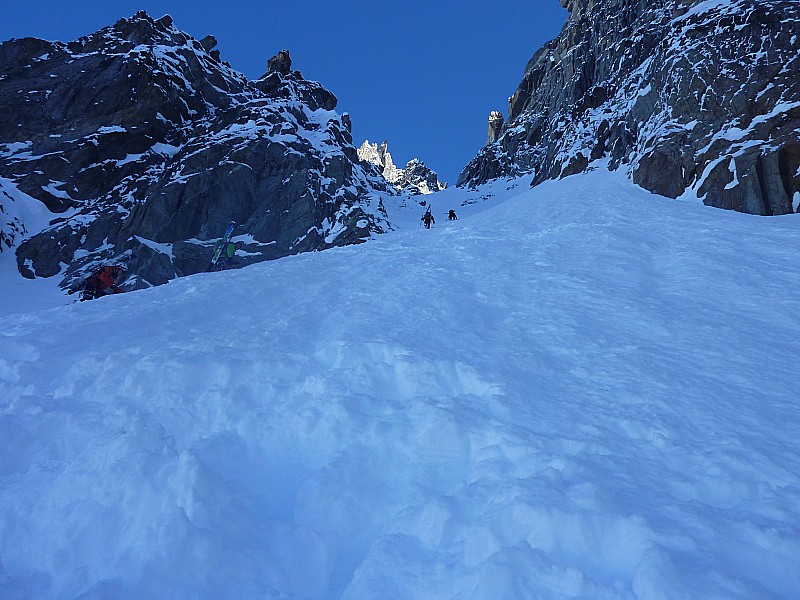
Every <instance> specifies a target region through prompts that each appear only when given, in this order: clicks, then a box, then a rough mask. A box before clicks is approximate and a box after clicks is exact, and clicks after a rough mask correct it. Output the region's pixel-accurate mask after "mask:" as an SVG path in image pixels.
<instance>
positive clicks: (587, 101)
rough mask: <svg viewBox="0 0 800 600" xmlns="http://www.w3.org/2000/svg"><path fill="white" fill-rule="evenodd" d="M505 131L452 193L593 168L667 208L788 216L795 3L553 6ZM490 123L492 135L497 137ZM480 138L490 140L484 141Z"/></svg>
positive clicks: (793, 206) (795, 141) (654, 1)
mask: <svg viewBox="0 0 800 600" xmlns="http://www.w3.org/2000/svg"><path fill="white" fill-rule="evenodd" d="M561 4H562V6H565V7H566V8H568V9H569V11H570V16H569V20H568V21H567V23H566V24H565V26H564V28H563V30H562V31H561V33H560V35H559V36H558V37H557V38H556V39H555V40H553V41H551V42H549V43H548V44H546V45H545V46H543V47H542V48H541V49H540V50H539V51H538V52H536V54H535V55H534V56H533V58H531V60H530V61H529V62H528V65H527V66H526V68H525V74H524V77H523V80H522V83H521V84H520V86H519V88H518V89H517V90H516V91H515V92H514V94H513V95H512V97H511V98H510V99H509V109H508V119H507V120H506V121H505V123H504V124H503V125H502V126H501V127H500V129H499V131H497V132H496V133H495V134H494V135H493V133H492V124H491V123H490V135H489V143H487V145H486V146H485V147H484V148H483V149H482V150H481V151H480V153H479V154H478V156H477V157H476V158H475V159H473V160H472V161H471V162H470V163H469V164H468V165H467V167H466V168H465V169H464V171H463V172H462V173H461V176H460V177H459V180H458V185H461V186H464V185H477V184H480V183H483V182H485V181H488V180H490V179H494V178H498V177H505V176H515V175H522V174H526V173H531V174H533V180H532V183H533V184H534V185H535V184H538V183H541V182H542V181H545V180H547V179H556V178H560V177H565V176H567V175H571V174H574V173H578V172H581V171H586V170H588V169H591V168H595V167H596V166H597V165H598V164H601V162H602V164H607V165H608V167H609V168H610V169H612V170H615V169H625V170H626V172H627V173H628V174H629V176H630V177H631V178H632V179H633V181H634V182H635V183H637V184H638V185H640V186H642V187H644V188H645V189H647V190H650V191H652V192H654V193H658V194H662V195H664V196H668V197H671V198H676V197H678V196H681V195H683V194H685V193H687V192H690V193H692V194H696V195H697V196H698V197H699V198H702V199H703V201H704V202H705V203H706V204H708V205H711V206H716V207H720V208H726V209H734V210H738V211H742V212H748V213H754V214H759V215H775V214H786V213H791V212H795V211H797V210H798V204H800V78H798V76H797V73H798V72H800V33H799V32H800V3H798V2H795V1H786V0H704V1H698V0H561ZM497 122H498V121H497V119H496V118H495V121H494V123H495V126H496V124H497ZM493 138H494V139H493Z"/></svg>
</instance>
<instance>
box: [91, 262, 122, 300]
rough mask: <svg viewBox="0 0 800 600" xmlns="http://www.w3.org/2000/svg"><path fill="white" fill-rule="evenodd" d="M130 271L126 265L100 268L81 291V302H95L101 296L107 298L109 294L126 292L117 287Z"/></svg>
mask: <svg viewBox="0 0 800 600" xmlns="http://www.w3.org/2000/svg"><path fill="white" fill-rule="evenodd" d="M127 271H128V269H127V268H126V267H125V265H121V264H116V265H107V266H105V267H100V268H99V269H97V271H95V272H94V273H92V274H91V275H90V276H89V277H87V278H86V281H85V282H84V284H83V290H82V291H81V302H83V301H84V300H94V299H95V298H99V297H100V296H107V295H108V294H121V293H122V292H123V291H124V290H123V289H122V288H121V287H119V286H118V285H117V280H118V279H120V278H121V277H122V276H123V275H125V273H126V272H127Z"/></svg>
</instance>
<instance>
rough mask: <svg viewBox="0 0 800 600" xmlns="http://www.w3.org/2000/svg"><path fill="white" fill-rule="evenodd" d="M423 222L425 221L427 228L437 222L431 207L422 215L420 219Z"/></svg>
mask: <svg viewBox="0 0 800 600" xmlns="http://www.w3.org/2000/svg"><path fill="white" fill-rule="evenodd" d="M420 221H422V222H423V223H425V229H430V228H431V225H432V224H433V223H436V219H434V218H433V213H432V212H431V210H430V208H428V210H426V211H425V214H424V215H422V218H421V219H420Z"/></svg>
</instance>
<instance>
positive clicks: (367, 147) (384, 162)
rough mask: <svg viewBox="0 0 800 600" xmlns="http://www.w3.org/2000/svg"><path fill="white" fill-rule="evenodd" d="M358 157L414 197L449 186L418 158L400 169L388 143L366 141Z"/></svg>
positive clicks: (396, 186)
mask: <svg viewBox="0 0 800 600" xmlns="http://www.w3.org/2000/svg"><path fill="white" fill-rule="evenodd" d="M358 157H359V159H361V160H362V161H363V162H365V163H368V164H371V165H374V166H375V167H377V168H378V170H379V171H380V173H381V175H383V177H384V179H386V181H388V182H389V183H390V184H391V185H393V186H394V187H395V189H397V190H398V191H401V192H406V193H409V194H412V195H418V194H432V193H434V192H440V191H442V190H444V189H447V184H446V183H442V182H440V181H439V176H438V175H437V174H436V173H435V172H434V171H432V170H431V169H430V168H429V167H427V166H426V165H425V163H424V162H422V161H421V160H420V159H418V158H413V159H411V160H410V161H408V163H406V166H405V167H404V168H402V169H398V168H397V166H396V165H395V164H394V161H393V160H392V155H391V153H390V152H389V147H388V142H387V141H386V140H384V141H383V142H382V143H381V144H380V145H378V144H371V143H370V141H369V140H365V141H364V143H363V144H361V146H360V147H359V149H358Z"/></svg>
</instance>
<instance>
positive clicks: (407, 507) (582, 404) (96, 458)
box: [0, 173, 800, 600]
mask: <svg viewBox="0 0 800 600" xmlns="http://www.w3.org/2000/svg"><path fill="white" fill-rule="evenodd" d="M523 189H524V187H523ZM447 194H449V195H447ZM458 194H462V195H463V194H466V192H464V191H463V190H454V191H448V192H444V193H443V194H441V195H436V196H433V197H432V201H433V203H434V205H435V206H439V207H440V209H441V210H444V208H445V206H444V202H451V203H452V202H453V201H454V200H455V199H456V198H458ZM507 195H510V196H516V197H512V198H511V199H510V200H509V201H507V202H505V203H503V204H500V205H498V206H496V207H494V208H491V209H488V210H485V211H483V212H482V213H481V214H475V215H473V216H471V217H468V218H462V220H460V221H457V222H453V223H445V222H444V219H442V223H441V224H438V225H437V226H436V227H435V228H434V229H433V230H431V231H425V230H418V229H414V228H415V227H416V224H414V225H411V228H406V229H405V230H403V231H400V232H397V233H394V234H389V235H386V236H381V237H380V238H378V239H376V240H373V241H371V242H369V243H368V244H366V245H362V246H357V247H347V248H337V249H332V250H328V251H326V252H324V253H314V254H306V255H299V256H293V257H288V258H284V259H281V260H280V261H275V262H271V263H262V264H258V265H254V266H252V267H248V268H246V269H242V270H239V271H231V272H224V273H214V274H203V275H197V276H193V277H191V278H186V279H182V280H177V281H174V282H171V283H170V284H168V285H166V286H162V287H158V288H154V289H150V290H146V291H144V292H137V293H130V294H125V295H123V296H116V297H111V298H104V299H101V300H99V301H95V302H89V303H82V304H74V305H69V306H63V307H56V308H52V309H49V310H43V311H39V312H31V313H24V314H18V315H8V316H5V317H2V318H0V331H2V333H0V338H1V339H0V597H3V598H78V597H80V598H112V597H113V598H156V597H158V598H223V597H224V598H348V599H356V598H358V599H364V598H382V599H389V598H396V599H398V600H399V599H407V598H415V599H423V598H425V599H427V598H429V599H441V598H475V599H477V598H486V599H496V598H578V597H581V598H624V599H628V598H640V599H648V600H649V599H652V600H655V599H663V598H675V599H679V598H680V599H684V598H742V599H744V598H800V569H798V568H797V565H799V564H800V467H799V466H798V465H799V464H800V463H799V462H798V456H800V440H799V439H798V435H797V432H798V425H800V383H799V382H798V377H797V373H796V364H797V359H798V358H800V298H798V295H797V290H798V289H800V267H798V265H797V261H796V248H797V246H798V240H800V219H798V218H797V217H795V216H788V217H773V218H769V219H763V218H758V217H753V216H747V215H740V214H736V213H729V212H723V211H718V210H713V209H708V208H705V207H702V206H700V205H698V204H696V203H689V202H684V201H671V200H666V199H663V198H660V197H657V196H653V195H650V194H648V193H646V192H643V191H641V190H640V189H638V188H635V187H634V186H633V185H632V184H630V183H628V182H626V181H625V180H624V179H622V178H621V177H619V176H617V175H614V174H608V173H592V174H588V175H581V176H575V177H572V178H569V179H567V180H564V181H561V182H548V183H546V184H543V185H541V186H539V187H538V188H536V189H534V190H530V191H528V190H525V191H523V192H518V191H512V192H511V193H510V194H507ZM429 198H431V197H429ZM440 199H443V200H440ZM422 210H424V209H420V214H421V212H422ZM441 210H440V212H441ZM445 212H446V211H445ZM461 212H462V211H461V210H459V213H461ZM463 212H465V214H467V213H468V212H469V210H468V209H464V211H463ZM7 313H8V311H6V314H7Z"/></svg>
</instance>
